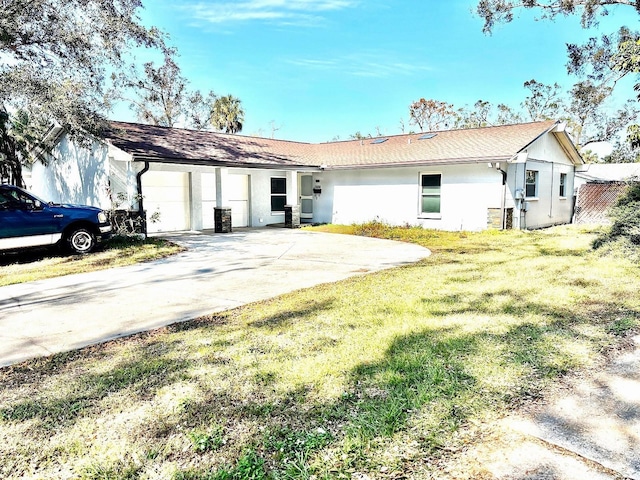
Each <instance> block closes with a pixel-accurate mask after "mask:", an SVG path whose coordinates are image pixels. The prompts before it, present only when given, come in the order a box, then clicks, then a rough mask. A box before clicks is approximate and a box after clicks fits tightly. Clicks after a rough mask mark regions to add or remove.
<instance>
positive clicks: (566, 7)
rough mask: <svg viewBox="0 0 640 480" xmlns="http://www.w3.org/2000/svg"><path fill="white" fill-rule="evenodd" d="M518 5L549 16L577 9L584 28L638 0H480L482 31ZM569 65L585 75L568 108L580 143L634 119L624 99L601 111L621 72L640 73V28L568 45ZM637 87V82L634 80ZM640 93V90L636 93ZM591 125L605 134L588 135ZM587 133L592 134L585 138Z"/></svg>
mask: <svg viewBox="0 0 640 480" xmlns="http://www.w3.org/2000/svg"><path fill="white" fill-rule="evenodd" d="M520 9H530V10H535V11H537V12H538V13H540V18H541V19H549V20H553V19H555V18H556V17H557V16H558V15H563V16H569V15H579V16H580V21H581V25H582V27H583V28H590V27H594V26H597V25H598V20H599V19H600V18H601V17H603V16H606V15H608V14H609V13H611V12H612V11H613V10H614V9H618V10H620V11H625V12H627V13H628V15H627V16H626V17H625V20H627V19H628V20H631V19H632V18H634V17H635V19H636V21H637V16H636V15H634V13H635V14H640V1H638V0H525V1H522V0H480V1H479V2H478V4H477V7H476V12H477V13H478V15H479V16H480V17H481V18H482V19H483V20H484V27H483V31H484V32H485V33H491V32H492V31H493V29H494V28H495V27H496V25H498V24H501V23H509V22H511V21H512V20H513V18H514V12H516V11H517V10H520ZM567 51H568V62H567V70H568V72H569V73H571V74H575V75H578V76H581V77H582V78H583V79H582V80H581V81H580V82H579V83H577V84H576V85H575V86H574V88H573V90H572V92H571V97H572V99H571V105H570V106H569V113H570V114H571V117H572V119H573V120H574V133H575V134H576V135H577V137H578V138H579V141H578V143H579V144H582V145H586V144H587V143H589V142H591V141H595V139H596V137H601V138H600V139H602V137H604V138H607V139H610V137H611V135H612V132H614V131H620V130H621V129H623V128H624V127H625V126H626V125H625V124H624V122H625V121H627V124H628V123H631V122H634V121H635V118H636V116H637V111H636V108H635V107H634V106H632V105H631V104H629V103H627V104H626V105H625V106H624V107H623V108H622V109H620V110H618V112H616V113H615V114H613V115H608V116H607V115H603V113H602V107H603V105H604V102H605V99H606V97H608V96H610V95H612V93H613V91H614V88H615V87H616V85H617V84H618V82H619V81H620V79H622V78H623V77H625V76H628V75H633V74H638V73H640V32H638V31H632V30H631V29H630V28H629V27H628V26H626V25H621V26H620V28H619V29H618V30H617V31H616V32H613V33H604V34H601V35H600V37H599V38H595V37H592V38H590V39H589V41H588V42H587V43H586V44H584V45H580V44H577V43H570V44H568V45H567ZM635 88H636V91H639V92H640V83H637V84H636V85H635ZM638 99H640V95H638ZM589 125H591V127H592V128H591V132H594V131H596V130H598V129H599V130H600V131H601V132H604V135H593V133H592V134H591V135H586V133H587V131H588V130H589V129H588V127H589ZM587 136H588V137H590V138H589V139H587ZM628 138H629V141H630V142H631V145H632V146H636V147H638V146H640V130H638V129H635V130H634V129H632V130H631V131H629V132H628Z"/></svg>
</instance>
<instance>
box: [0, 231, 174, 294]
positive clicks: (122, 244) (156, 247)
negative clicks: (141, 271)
mask: <svg viewBox="0 0 640 480" xmlns="http://www.w3.org/2000/svg"><path fill="white" fill-rule="evenodd" d="M183 250H184V248H182V247H179V246H178V245H175V244H173V243H170V242H167V241H165V240H162V239H154V238H149V239H147V240H137V239H126V238H114V239H112V240H110V241H108V242H106V243H105V244H104V245H101V246H100V247H99V248H98V250H97V251H96V252H94V253H91V254H89V255H68V254H64V253H61V252H59V251H57V250H55V249H50V250H34V251H28V252H21V253H19V254H17V253H11V254H0V287H3V286H5V285H11V284H14V283H22V282H31V281H35V280H43V279H45V278H52V277H59V276H62V275H71V274H73V273H85V272H93V271H96V270H104V269H107V268H113V267H122V266H125V265H133V264H135V263H140V262H146V261H150V260H157V259H159V258H164V257H167V256H169V255H174V254H175V253H178V252H181V251H183Z"/></svg>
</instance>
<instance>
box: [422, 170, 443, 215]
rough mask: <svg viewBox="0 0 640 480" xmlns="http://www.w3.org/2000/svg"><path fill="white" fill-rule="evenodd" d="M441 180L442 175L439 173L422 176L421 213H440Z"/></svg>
mask: <svg viewBox="0 0 640 480" xmlns="http://www.w3.org/2000/svg"><path fill="white" fill-rule="evenodd" d="M441 179H442V175H440V174H439V173H437V174H422V175H420V186H421V190H420V213H422V214H427V215H428V214H434V213H440V185H441V183H442V182H441Z"/></svg>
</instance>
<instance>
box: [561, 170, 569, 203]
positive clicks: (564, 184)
mask: <svg viewBox="0 0 640 480" xmlns="http://www.w3.org/2000/svg"><path fill="white" fill-rule="evenodd" d="M560 196H561V197H566V196H567V174H566V173H561V174H560Z"/></svg>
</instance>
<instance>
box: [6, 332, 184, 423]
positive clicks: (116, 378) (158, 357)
mask: <svg viewBox="0 0 640 480" xmlns="http://www.w3.org/2000/svg"><path fill="white" fill-rule="evenodd" d="M154 347H155V344H154V343H152V344H149V345H147V346H144V347H141V348H140V349H139V351H138V352H136V353H134V355H133V356H134V359H133V360H124V361H121V362H119V363H117V364H116V365H114V366H113V367H112V368H110V369H109V370H108V371H106V372H102V373H87V372H86V371H83V370H80V371H78V372H75V373H72V372H71V371H72V369H73V367H72V364H73V361H74V360H75V356H74V355H65V354H60V356H58V355H55V356H54V357H53V358H52V359H50V360H49V361H48V362H46V365H45V366H44V368H45V370H47V371H48V372H49V373H50V374H51V375H54V374H55V373H60V374H63V375H69V380H68V381H67V382H64V384H62V385H59V386H58V387H57V388H58V389H59V392H56V391H47V392H45V394H44V395H41V394H35V395H34V396H33V397H31V398H26V399H24V400H22V401H19V402H15V403H13V404H11V405H8V406H5V407H3V408H1V409H0V419H2V420H3V421H14V422H22V421H28V420H37V421H38V422H37V423H36V424H35V426H36V427H40V428H43V429H45V430H48V429H54V428H59V427H68V426H70V425H72V424H73V423H74V422H75V421H76V420H77V419H78V418H80V417H85V416H90V415H97V414H99V412H96V410H95V407H96V406H97V405H98V403H99V402H100V401H101V400H103V399H104V398H106V397H107V396H109V395H112V394H115V393H118V392H121V391H124V390H127V391H128V392H130V393H131V395H132V396H133V399H132V401H135V400H136V399H137V400H143V399H145V398H148V397H149V396H152V395H154V392H155V391H156V390H157V389H158V388H161V387H163V386H166V385H170V384H172V383H174V382H176V381H177V380H179V379H180V378H182V376H183V375H184V374H185V372H186V371H187V370H188V368H189V366H190V365H191V363H190V362H188V361H186V360H175V359H172V358H169V357H167V356H166V355H163V354H157V353H156V352H154V350H155V348H154ZM56 357H58V358H56ZM66 366H69V367H70V368H69V369H68V370H69V371H68V372H66V373H65V370H66ZM21 370H22V373H23V374H24V375H25V376H28V375H29V374H28V372H27V371H26V370H25V369H21ZM14 371H20V370H14ZM42 380H45V379H44V378H38V379H37V380H36V381H37V382H40V381H42ZM34 393H35V392H34Z"/></svg>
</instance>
